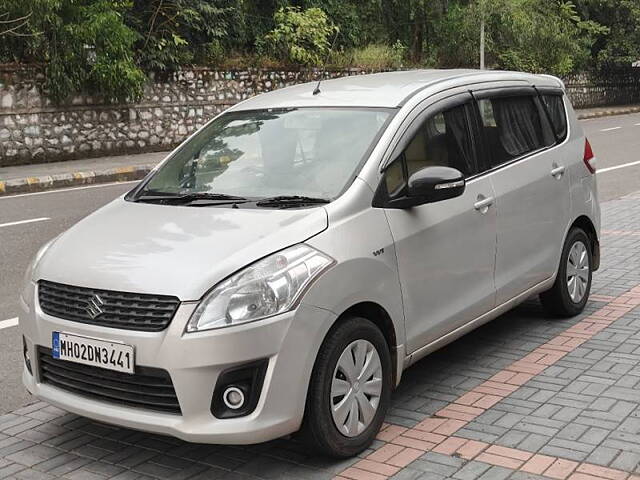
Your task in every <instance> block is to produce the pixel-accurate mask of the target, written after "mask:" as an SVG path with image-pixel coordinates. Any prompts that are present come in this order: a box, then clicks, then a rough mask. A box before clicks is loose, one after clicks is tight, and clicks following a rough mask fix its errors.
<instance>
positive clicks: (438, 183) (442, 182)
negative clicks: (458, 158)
mask: <svg viewBox="0 0 640 480" xmlns="http://www.w3.org/2000/svg"><path fill="white" fill-rule="evenodd" d="M465 186H466V183H465V181H464V175H463V174H462V172H460V171H459V170H456V169H455V168H450V167H426V168H423V169H422V170H418V171H417V172H416V173H414V174H413V175H411V177H409V184H408V188H407V197H408V200H409V201H410V203H412V204H413V206H415V205H422V204H424V203H434V202H439V201H441V200H446V199H448V198H454V197H459V196H460V195H462V194H463V193H464V189H465Z"/></svg>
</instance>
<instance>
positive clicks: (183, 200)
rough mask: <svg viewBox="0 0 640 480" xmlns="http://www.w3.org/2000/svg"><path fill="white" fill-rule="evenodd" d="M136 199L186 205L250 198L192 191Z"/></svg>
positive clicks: (137, 199)
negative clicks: (198, 202)
mask: <svg viewBox="0 0 640 480" xmlns="http://www.w3.org/2000/svg"><path fill="white" fill-rule="evenodd" d="M136 201H137V202H162V203H175V204H178V205H186V204H189V203H193V202H197V201H208V202H212V203H213V204H217V205H219V204H223V203H244V202H248V201H249V200H248V199H247V198H245V197H238V196H235V195H226V194H224V193H209V192H192V193H184V194H178V193H176V194H166V193H162V194H143V195H140V196H139V197H137V198H136Z"/></svg>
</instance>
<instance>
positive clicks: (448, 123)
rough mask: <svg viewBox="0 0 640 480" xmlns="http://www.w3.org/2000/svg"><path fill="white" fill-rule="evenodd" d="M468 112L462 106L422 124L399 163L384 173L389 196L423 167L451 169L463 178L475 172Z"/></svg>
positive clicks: (400, 189) (402, 187) (396, 192)
mask: <svg viewBox="0 0 640 480" xmlns="http://www.w3.org/2000/svg"><path fill="white" fill-rule="evenodd" d="M467 112H468V106H467V105H461V106H458V107H454V108H452V109H450V110H446V111H444V112H440V113H437V114H434V115H431V116H429V117H427V119H426V120H424V121H423V122H422V124H421V125H420V127H419V129H418V131H417V132H416V133H415V134H414V136H413V138H412V139H411V141H410V142H409V144H408V145H407V147H406V148H405V149H404V152H403V154H402V156H401V160H399V161H396V162H394V163H393V164H392V165H391V166H389V168H387V170H386V172H385V177H384V182H385V187H386V190H387V193H388V194H389V195H390V196H396V195H398V194H400V193H401V192H402V191H403V189H404V187H405V186H406V184H407V179H408V178H409V177H410V176H411V175H413V174H414V173H416V172H417V171H419V170H422V169H423V168H426V167H433V166H444V167H452V168H456V169H458V170H460V171H461V172H462V173H463V174H464V175H465V176H470V175H473V174H475V173H476V172H477V168H476V162H475V151H474V146H473V142H472V139H471V134H470V131H469V124H468V120H467V118H468V116H467Z"/></svg>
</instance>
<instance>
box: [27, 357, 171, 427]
mask: <svg viewBox="0 0 640 480" xmlns="http://www.w3.org/2000/svg"><path fill="white" fill-rule="evenodd" d="M38 354H39V357H38V358H39V362H38V363H39V365H40V381H41V382H42V383H46V384H49V385H51V386H54V387H57V388H60V389H62V390H67V391H69V392H72V393H75V394H78V395H81V396H83V397H90V398H95V399H97V400H101V401H103V402H109V403H117V404H121V405H126V406H128V407H138V408H144V409H146V410H156V411H160V412H167V413H174V414H178V415H180V414H181V413H182V412H181V411H180V404H179V403H178V397H177V396H176V391H175V390H174V388H173V383H172V382H171V377H170V376H169V373H168V372H167V371H166V370H161V369H159V368H151V367H136V373H135V374H133V375H131V374H128V373H122V372H115V371H112V370H106V369H104V368H99V367H93V366H90V365H82V364H79V363H74V362H67V361H64V360H57V359H55V358H53V357H52V356H51V349H49V348H44V347H38Z"/></svg>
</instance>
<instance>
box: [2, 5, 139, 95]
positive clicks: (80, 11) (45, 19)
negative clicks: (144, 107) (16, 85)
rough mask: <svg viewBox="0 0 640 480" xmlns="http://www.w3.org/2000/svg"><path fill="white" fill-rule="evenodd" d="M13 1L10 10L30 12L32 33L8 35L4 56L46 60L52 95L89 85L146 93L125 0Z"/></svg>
mask: <svg viewBox="0 0 640 480" xmlns="http://www.w3.org/2000/svg"><path fill="white" fill-rule="evenodd" d="M8 1H9V2H10V3H9V5H8V7H9V8H8V11H9V12H12V13H13V14H14V15H17V16H28V17H29V23H28V25H27V26H26V27H28V35H26V36H24V37H23V36H18V37H12V38H9V39H6V40H5V39H4V38H3V41H2V42H1V44H0V55H2V57H4V58H7V59H13V60H21V61H30V62H36V63H41V64H43V65H45V71H46V78H47V84H46V87H47V90H48V93H49V95H50V96H51V98H52V99H54V100H55V101H60V100H63V99H64V98H66V97H67V96H68V95H69V94H71V93H72V92H75V91H80V90H83V89H84V90H87V91H88V92H89V93H92V94H95V95H99V96H102V97H104V98H106V99H108V100H116V101H118V100H121V101H124V100H128V99H135V98H138V97H139V96H140V95H141V94H142V87H143V84H144V81H145V75H144V73H143V72H142V70H141V69H140V68H138V66H137V65H136V64H135V62H134V60H133V54H132V48H133V43H134V41H135V38H136V34H135V32H134V31H133V30H131V29H130V28H128V27H127V26H126V25H125V24H124V22H123V20H122V14H123V11H124V10H125V9H126V8H127V6H128V4H127V3H126V2H125V1H121V0H31V1H30V2H23V1H20V0H8ZM24 38H26V39H28V40H26V41H24V40H23V39H24Z"/></svg>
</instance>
